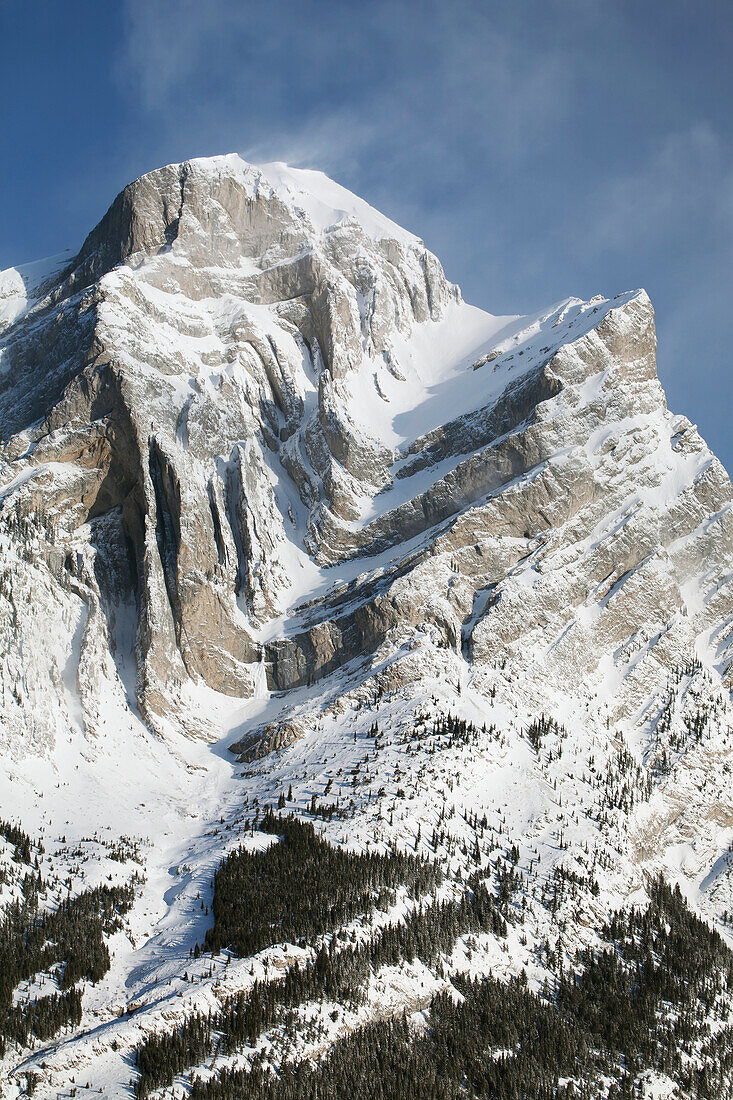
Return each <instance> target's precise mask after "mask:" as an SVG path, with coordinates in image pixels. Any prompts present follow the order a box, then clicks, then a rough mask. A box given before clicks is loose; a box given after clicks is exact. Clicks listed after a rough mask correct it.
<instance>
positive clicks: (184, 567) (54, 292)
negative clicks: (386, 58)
mask: <svg viewBox="0 0 733 1100" xmlns="http://www.w3.org/2000/svg"><path fill="white" fill-rule="evenodd" d="M656 351H657V348H656V335H655V328H654V313H653V308H652V305H651V303H650V301H649V299H648V297H647V295H646V294H645V293H644V291H641V290H639V291H634V292H629V293H622V294H618V295H616V297H613V298H604V297H602V296H598V297H596V298H593V299H591V300H590V301H588V302H583V301H580V300H579V299H576V298H569V299H567V300H565V301H564V302H561V303H559V304H555V305H552V306H550V307H548V308H547V309H545V310H542V311H540V312H538V313H537V314H535V315H532V316H528V317H519V316H512V317H496V316H492V315H490V314H488V313H485V312H483V311H481V310H479V309H477V308H475V307H473V306H470V305H467V304H466V303H464V302H463V300H462V298H461V295H460V292H459V290H458V288H457V287H455V286H453V285H452V284H450V283H449V282H448V281H447V279H446V278H445V275H444V273H443V270H442V268H441V266H440V263H439V261H438V260H437V259H436V258H435V257H434V256H433V255H431V253H429V252H428V251H427V250H426V249H425V248H424V245H423V244H422V242H421V241H420V240H419V239H418V238H417V237H415V236H413V235H412V234H410V233H408V232H406V231H405V230H403V229H401V228H400V227H399V226H397V225H395V224H394V223H393V222H391V221H390V220H389V219H388V218H386V217H384V216H383V215H381V214H380V213H379V212H377V211H375V210H373V209H372V208H371V207H369V206H368V205H367V204H366V203H365V202H364V201H363V200H361V199H359V198H357V197H356V196H354V195H352V194H350V193H349V192H348V191H346V190H345V189H344V188H342V187H340V186H339V185H338V184H336V183H334V182H333V181H331V180H329V179H327V177H325V176H323V175H322V174H321V173H317V172H311V171H303V170H296V169H291V168H288V167H287V166H285V165H282V164H270V165H264V166H262V167H261V168H258V167H256V166H253V165H249V164H246V163H245V162H243V161H242V160H241V159H240V158H239V157H236V156H226V157H216V158H212V159H209V160H196V161H190V162H186V163H185V164H181V165H169V166H167V167H165V168H162V169H159V170H158V171H156V172H152V173H150V174H149V175H146V176H143V177H142V178H141V179H139V180H137V181H136V182H134V183H133V184H130V185H129V187H127V188H126V189H125V190H124V191H123V192H122V193H121V195H119V196H118V197H117V199H116V200H115V202H114V203H113V204H112V206H111V207H110V209H109V211H108V213H107V214H106V215H105V217H104V218H103V219H102V221H101V222H100V223H99V225H98V226H97V227H96V228H94V229H93V230H92V232H91V233H90V234H89V236H88V237H87V239H86V241H85V242H84V243H83V245H82V247H81V249H80V250H79V251H78V253H76V255H72V254H71V253H68V254H64V255H62V256H61V257H54V258H53V259H52V260H50V261H44V262H43V263H41V264H39V265H25V266H22V267H17V268H13V269H11V270H10V271H9V272H3V273H1V274H0V547H1V553H0V725H1V728H2V739H1V741H2V743H1V746H0V752H1V765H0V805H1V806H2V811H1V813H0V817H2V819H3V821H2V822H0V847H3V846H4V850H3V851H0V855H1V856H2V859H3V862H2V865H1V867H0V887H1V889H2V897H3V904H4V906H5V914H6V918H5V930H4V932H3V934H2V937H0V939H1V940H2V943H1V944H0V952H2V957H1V958H0V972H2V973H4V974H6V975H7V977H6V978H5V983H4V985H3V987H2V989H0V1038H1V1043H0V1050H3V1051H4V1054H3V1059H2V1063H1V1066H2V1084H0V1088H1V1089H2V1090H3V1095H7V1096H9V1097H12V1096H18V1095H24V1094H26V1093H30V1092H31V1091H33V1092H34V1095H36V1096H54V1097H55V1096H70V1095H78V1096H81V1095H87V1090H88V1089H92V1090H95V1091H97V1093H98V1092H99V1091H100V1090H101V1091H102V1092H103V1093H104V1094H106V1095H108V1096H111V1097H123V1096H133V1095H137V1096H143V1095H160V1096H162V1095H164V1094H167V1095H170V1088H171V1086H173V1087H174V1093H175V1095H176V1096H181V1095H186V1096H187V1095H192V1096H193V1097H194V1098H197V1100H203V1098H204V1097H209V1098H214V1097H222V1098H224V1097H229V1096H268V1097H271V1098H272V1100H276V1098H278V1100H279V1098H282V1100H286V1098H287V1097H291V1096H294V1097H298V1096H303V1097H310V1096H311V1095H313V1096H315V1095H318V1096H321V1097H324V1096H330V1095H339V1094H343V1090H344V1089H345V1090H347V1091H349V1092H353V1096H354V1100H358V1097H359V1095H360V1094H359V1093H358V1092H357V1091H354V1090H355V1089H356V1086H355V1085H354V1084H353V1082H350V1081H349V1080H348V1079H347V1078H345V1077H343V1076H342V1075H343V1073H344V1072H346V1070H344V1068H343V1067H344V1066H348V1065H349V1064H351V1065H352V1066H353V1067H360V1068H359V1072H360V1073H361V1074H362V1076H364V1075H366V1077H367V1078H368V1076H369V1072H370V1071H369V1069H368V1066H369V1065H370V1062H369V1058H371V1057H376V1055H375V1054H374V1052H375V1051H377V1052H378V1063H379V1064H380V1065H381V1066H383V1067H384V1069H383V1072H384V1075H385V1076H384V1081H385V1085H384V1087H385V1095H392V1093H390V1092H389V1089H388V1079H389V1073H390V1070H389V1066H390V1065H392V1064H394V1065H395V1066H398V1065H399V1066H402V1065H403V1064H406V1063H409V1064H410V1065H411V1066H412V1067H413V1069H412V1070H411V1071H410V1072H411V1073H412V1074H413V1076H412V1077H409V1074H408V1076H407V1077H400V1080H401V1082H402V1083H401V1085H400V1086H399V1087H400V1088H402V1090H403V1092H402V1093H401V1094H400V1095H405V1096H409V1095H412V1093H410V1091H409V1087H408V1084H406V1082H409V1081H414V1082H416V1083H419V1088H422V1090H423V1091H422V1092H420V1091H419V1089H418V1091H417V1092H416V1093H415V1095H424V1096H436V1097H437V1096H441V1097H448V1096H451V1097H453V1096H456V1095H458V1094H459V1093H458V1092H457V1091H456V1090H459V1086H460V1087H464V1086H466V1082H469V1085H468V1086H466V1087H467V1088H468V1095H476V1096H478V1095H482V1094H485V1093H482V1092H481V1089H482V1088H483V1089H484V1090H486V1089H489V1090H493V1092H491V1091H489V1093H488V1094H491V1095H498V1096H504V1095H506V1096H510V1095H517V1094H518V1093H517V1092H516V1090H517V1089H525V1090H526V1089H528V1088H537V1089H545V1090H547V1091H545V1092H540V1093H539V1094H540V1095H543V1096H544V1095H548V1096H549V1095H571V1093H569V1092H563V1091H562V1090H563V1089H567V1087H568V1083H569V1082H573V1083H574V1085H575V1086H578V1087H579V1088H585V1090H586V1092H585V1093H583V1095H588V1096H604V1097H605V1096H619V1097H620V1096H626V1095H632V1092H633V1089H634V1088H638V1089H639V1090H640V1091H641V1093H643V1094H645V1095H649V1096H655V1097H664V1096H670V1097H671V1096H684V1097H687V1096H689V1097H692V1096H698V1095H699V1096H706V1095H712V1094H713V1092H715V1091H717V1092H718V1093H719V1094H720V1095H729V1094H730V1091H726V1090H731V1088H733V1078H732V1077H731V1073H732V1072H733V1036H732V1035H731V1034H729V1028H728V1024H727V1019H728V1014H729V1012H730V1009H731V1007H733V1005H731V996H730V993H729V989H728V985H729V979H730V981H732V982H733V955H730V953H729V948H728V946H727V945H728V944H730V945H731V946H733V936H732V934H731V932H730V924H729V920H730V919H733V917H731V918H729V914H733V878H732V877H731V859H733V857H732V856H731V852H732V851H733V794H731V791H733V786H732V785H731V783H730V769H731V764H732V763H733V756H731V751H732V749H733V741H732V740H731V737H732V735H733V704H732V703H731V686H732V678H733V673H732V672H731V667H732V665H733V652H731V626H732V625H733V586H732V584H731V581H732V580H733V519H732V517H731V499H732V495H733V494H732V492H731V484H730V481H729V479H728V476H727V474H726V473H725V471H724V470H723V468H722V466H721V465H720V463H719V462H718V461H717V460H716V458H715V457H714V455H713V454H712V453H711V452H710V451H709V449H708V448H707V446H706V445H705V443H704V442H703V440H702V439H701V438H700V436H699V435H698V433H697V431H696V429H695V427H694V426H693V425H691V424H690V423H689V422H688V421H687V420H686V419H685V418H684V417H682V416H677V415H674V414H672V413H671V412H670V411H669V410H668V409H667V407H666V402H665V398H664V393H663V391H662V388H661V386H660V384H659V380H658V377H657V366H656ZM266 811H272V812H273V813H275V814H277V815H278V816H277V817H276V818H274V817H273V816H272V813H266ZM288 815H295V817H296V818H297V821H291V820H290V818H289V816H288ZM298 822H300V823H301V824H298ZM303 823H306V825H307V824H308V823H310V824H312V825H313V826H314V829H315V832H312V831H310V830H309V829H308V828H307V827H304V825H303ZM321 837H322V838H323V839H324V840H325V842H326V843H323V842H322V841H321V840H320V839H319V838H321ZM2 838H4V839H2ZM240 847H241V851H240ZM227 856H231V859H230V860H229V861H228V862H225V863H222V861H223V860H225V858H226V857H227ZM377 856H379V857H380V858H379V859H378V858H377ZM368 857H371V858H368ZM660 875H661V878H660V877H659V876H660ZM278 876H279V877H278ZM300 876H302V880H303V883H304V888H303V890H302V891H294V892H293V881H294V880H295V881H297V880H298V879H299V877H300ZM262 882H266V883H268V884H271V885H270V887H268V889H267V890H265V889H264V888H262V893H261V895H260V894H257V891H258V890H259V889H260V887H259V886H257V885H256V884H257V883H262ZM664 883H667V884H669V886H670V887H672V888H674V887H675V886H677V885H679V887H680V890H681V895H678V894H676V893H675V892H674V890H673V889H668V887H667V886H665V885H664ZM291 894H292V897H291ZM280 897H282V898H283V899H290V900H289V901H288V902H287V905H286V903H285V901H283V903H282V904H283V914H280V913H279V911H278V910H277V905H275V909H274V910H272V912H271V909H272V904H273V902H272V899H273V898H275V899H276V900H277V899H278V898H280ZM257 899H259V900H257ZM304 899H311V900H310V901H309V903H308V904H307V905H306V904H305V901H304ZM633 907H636V908H637V914H636V915H633ZM617 910H618V911H619V913H620V915H619V916H617V917H616V918H613V914H614V912H615V911H617ZM273 913H274V915H273ZM268 914H270V915H269V916H268ZM641 914H643V916H642V915H641ZM698 918H702V921H700V920H698ZM703 921H704V923H703ZM283 929H287V934H285V935H284V934H283ZM84 944H86V945H93V948H92V947H91V946H89V947H88V950H87V949H86V948H84V947H83V946H80V945H84ZM21 945H23V946H22V947H21ZM324 945H325V950H324ZM604 952H606V954H605V955H604ZM92 956H93V957H92ZM10 960H12V962H11V961H10ZM609 968H610V969H609ZM467 977H471V978H476V979H477V982H476V984H474V985H469V984H467V982H466V978H467ZM492 983H493V984H492ZM497 983H498V984H497ZM611 989H612V990H615V991H616V992H615V994H614V996H616V1000H615V1001H613V1000H612V998H611V997H610V996H609V1000H608V1003H607V1002H606V1000H604V998H605V997H606V996H607V994H608V991H609V990H611ZM598 990H601V991H602V995H601V994H599V993H598ZM622 993H623V995H622ZM438 994H446V996H443V997H441V996H438ZM624 997H626V1000H624ZM434 998H435V999H434ZM431 1004H432V1007H431ZM619 1006H621V1007H619ZM403 1013H406V1014H407V1017H406V1018H407V1020H408V1024H406V1025H404V1026H403V1024H402V1023H401V1021H402V1019H403ZM479 1019H480V1020H483V1021H484V1024H482V1025H481V1027H479V1025H478V1023H476V1026H475V1027H474V1026H473V1023H469V1021H473V1022H475V1021H477V1020H479ZM617 1019H618V1020H622V1019H623V1020H625V1021H626V1023H625V1025H624V1027H622V1026H621V1025H620V1024H619V1026H618V1027H616V1028H615V1029H614V1027H611V1025H610V1024H609V1021H615V1020H617ZM390 1020H393V1021H395V1022H394V1024H393V1025H390V1024H388V1021H390ZM517 1020H521V1021H523V1023H522V1026H521V1027H519V1028H518V1030H517V1025H516V1021H517ZM385 1021H387V1022H385ZM510 1021H514V1023H511V1026H510ZM484 1025H485V1026H484ZM482 1027H484V1030H483V1031H482V1030H481V1028H482ZM380 1029H381V1030H380ZM401 1029H402V1030H401ZM405 1029H406V1030H405ZM464 1032H465V1034H466V1035H468V1034H469V1033H470V1034H471V1035H472V1036H473V1038H472V1039H471V1040H470V1042H469V1040H468V1039H467V1038H461V1040H460V1043H459V1042H458V1040H456V1045H455V1049H454V1050H453V1053H452V1054H451V1057H450V1058H448V1056H447V1055H446V1052H445V1048H444V1047H443V1046H441V1043H442V1042H443V1039H441V1036H444V1035H445V1034H448V1033H453V1034H455V1035H458V1036H461V1037H463V1036H464ZM536 1034H540V1035H544V1036H552V1038H547V1049H548V1050H549V1049H551V1050H553V1051H555V1052H556V1054H555V1055H553V1057H554V1058H555V1061H554V1062H553V1061H552V1058H550V1060H549V1061H547V1060H546V1061H545V1062H543V1061H542V1058H543V1057H545V1055H544V1054H543V1053H542V1051H543V1050H544V1049H545V1047H544V1046H543V1042H544V1040H543V1042H537V1043H534V1044H533V1043H530V1042H529V1041H528V1039H527V1036H529V1035H536ZM334 1044H336V1045H335V1046H334ZM472 1044H473V1045H472ZM476 1044H478V1046H476V1049H475V1050H474V1045H476ZM558 1052H562V1053H558ZM548 1057H549V1056H548ZM308 1058H312V1059H314V1063H313V1064H314V1065H315V1066H316V1068H315V1069H313V1068H310V1069H309V1068H308V1067H307V1066H306V1065H305V1064H304V1065H300V1066H299V1068H298V1066H297V1065H296V1063H299V1062H300V1061H301V1060H302V1059H308ZM443 1058H446V1059H447V1060H448V1061H450V1062H451V1064H453V1066H454V1069H455V1073H456V1074H458V1073H459V1069H458V1068H457V1067H460V1075H462V1076H460V1079H459V1077H457V1078H456V1080H455V1081H453V1079H452V1078H451V1077H450V1074H448V1075H447V1076H445V1075H444V1077H442V1078H440V1079H439V1080H438V1079H436V1080H435V1081H434V1082H432V1083H431V1084H430V1086H429V1087H428V1084H426V1081H427V1079H428V1077H429V1075H430V1072H431V1070H430V1067H431V1066H433V1067H434V1066H435V1065H437V1064H438V1063H439V1062H440V1060H441V1059H443ZM405 1060H406V1061H405ZM286 1062H292V1063H293V1064H294V1066H295V1068H293V1066H291V1068H290V1069H287V1070H285V1071H283V1066H284V1065H285V1063H286ZM441 1064H442V1063H441ZM309 1065H310V1063H309ZM487 1066H488V1067H490V1069H487V1068H486V1067H487ZM268 1067H275V1068H276V1069H277V1070H278V1072H280V1077H279V1078H278V1079H277V1080H278V1084H277V1085H275V1084H273V1079H272V1078H269V1077H268V1076H267V1073H268ZM478 1067H482V1068H481V1069H480V1072H479V1068H478ZM281 1071H282V1072H281ZM353 1072H356V1068H354V1070H353ZM405 1072H407V1071H405ZM451 1072H452V1071H451ZM446 1073H447V1071H446ZM263 1074H264V1076H262V1075H263ZM426 1074H427V1075H428V1077H426ZM476 1074H478V1076H475V1075H476ZM482 1074H483V1075H484V1076H483V1077H481V1075H482ZM486 1074H488V1076H486ZM290 1075H294V1076H292V1077H291V1076H290ZM298 1075H300V1076H298ZM318 1075H320V1076H318ZM479 1077H481V1080H482V1082H483V1084H480V1083H479ZM334 1082H336V1083H334ZM338 1082H340V1084H339V1083H338ZM451 1082H452V1083H451ZM461 1082H463V1084H461ZM470 1082H473V1084H470ZM352 1086H353V1087H352ZM415 1087H416V1088H417V1087H418V1085H417V1084H416V1086H415ZM267 1089H271V1090H272V1089H274V1090H275V1091H270V1092H267V1091H266V1090H267ZM339 1089H341V1090H342V1091H341V1093H339ZM451 1089H453V1090H454V1091H450V1090H451ZM472 1089H473V1091H471V1090H472ZM512 1089H514V1090H515V1091H514V1092H512ZM614 1089H615V1090H617V1091H615V1092H614ZM74 1090H76V1091H74ZM165 1090H168V1091H167V1093H166V1091H165ZM308 1090H311V1091H308ZM313 1090H315V1091H313ZM319 1090H320V1091H319ZM334 1090H335V1091H334ZM441 1090H442V1091H441ZM502 1090H503V1091H502ZM576 1095H577V1093H576Z"/></svg>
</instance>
